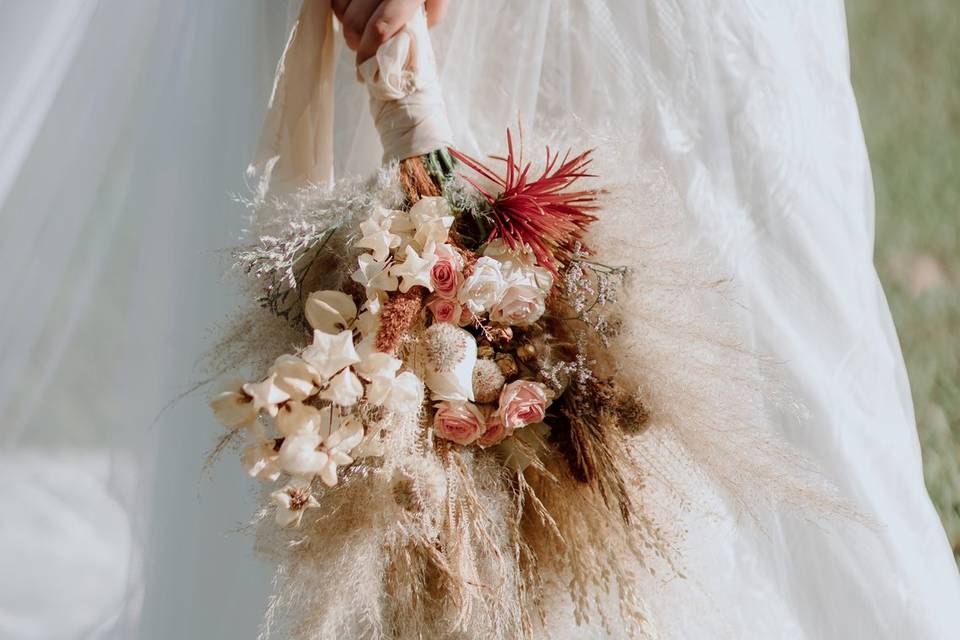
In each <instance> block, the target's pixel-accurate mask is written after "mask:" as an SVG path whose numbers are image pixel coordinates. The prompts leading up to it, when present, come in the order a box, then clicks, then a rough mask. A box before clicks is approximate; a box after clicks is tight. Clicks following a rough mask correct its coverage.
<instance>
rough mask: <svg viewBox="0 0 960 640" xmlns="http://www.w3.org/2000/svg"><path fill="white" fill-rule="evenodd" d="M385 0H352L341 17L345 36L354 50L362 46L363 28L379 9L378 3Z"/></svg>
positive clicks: (348, 44)
mask: <svg viewBox="0 0 960 640" xmlns="http://www.w3.org/2000/svg"><path fill="white" fill-rule="evenodd" d="M382 1H383V0H350V2H349V4H348V5H347V9H346V11H345V12H344V14H343V18H341V19H340V23H341V24H343V37H344V39H345V40H346V41H347V46H348V47H350V48H351V49H353V50H354V51H356V50H357V48H358V47H359V46H360V40H361V38H362V37H363V30H364V29H365V28H366V26H367V23H368V22H370V17H371V16H372V15H373V14H374V12H375V11H377V9H378V5H380V4H381V2H382ZM387 1H389V0H387Z"/></svg>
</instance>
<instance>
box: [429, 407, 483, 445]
mask: <svg viewBox="0 0 960 640" xmlns="http://www.w3.org/2000/svg"><path fill="white" fill-rule="evenodd" d="M484 431H486V425H485V424H484V419H483V413H481V411H480V408H479V407H478V406H477V405H475V404H473V403H472V402H463V401H450V402H440V403H438V404H437V411H436V413H435V414H434V415H433V432H434V434H436V436H437V437H438V438H443V439H444V440H450V441H451V442H456V443H457V444H463V445H467V444H471V443H473V442H475V441H476V440H477V438H479V437H480V436H481V435H482V434H483V432H484Z"/></svg>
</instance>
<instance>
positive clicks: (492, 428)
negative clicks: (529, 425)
mask: <svg viewBox="0 0 960 640" xmlns="http://www.w3.org/2000/svg"><path fill="white" fill-rule="evenodd" d="M486 427H487V430H486V431H484V432H483V435H482V436H480V439H479V440H477V444H478V445H480V446H481V447H484V448H486V447H492V446H493V445H495V444H500V443H501V442H503V441H504V439H505V438H506V437H507V436H508V435H510V433H507V427H506V426H504V424H503V420H502V419H501V418H500V413H499V412H498V411H491V412H490V415H488V416H487V423H486Z"/></svg>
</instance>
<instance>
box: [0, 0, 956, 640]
mask: <svg viewBox="0 0 960 640" xmlns="http://www.w3.org/2000/svg"><path fill="white" fill-rule="evenodd" d="M452 5H453V6H452V10H451V13H450V15H449V18H448V20H447V22H446V23H445V24H444V25H443V26H442V27H441V28H440V29H439V30H438V31H437V33H436V45H437V46H436V49H437V54H438V60H439V62H440V64H441V74H442V81H443V84H444V90H445V92H446V94H447V102H448V108H449V112H450V116H451V121H452V124H453V127H454V134H455V137H456V140H457V143H458V144H459V145H460V146H461V147H463V148H464V149H465V150H466V151H468V152H472V153H477V152H481V151H489V150H491V149H496V148H498V147H499V145H500V144H501V141H502V135H503V130H504V128H505V126H506V125H508V124H510V123H512V122H513V121H514V120H515V118H516V117H517V114H522V115H523V117H524V119H525V121H526V122H527V128H528V131H530V132H531V134H532V135H537V134H538V133H539V134H541V135H549V134H550V133H551V132H553V131H556V130H559V129H561V128H563V127H565V126H566V127H567V128H569V129H571V130H572V131H574V132H575V131H577V130H580V131H589V132H591V133H594V134H597V135H600V136H603V135H615V134H616V132H618V131H623V130H625V128H629V129H630V130H631V131H634V132H635V131H636V130H637V129H638V128H639V129H640V130H641V131H642V132H643V133H644V139H645V141H646V142H645V144H644V145H641V146H640V147H638V148H637V149H636V150H635V153H636V157H637V159H638V160H639V159H641V158H645V159H649V158H655V159H658V160H659V161H662V162H663V163H665V165H666V166H667V167H668V169H669V171H670V173H671V175H672V177H673V179H674V181H675V183H676V185H677V188H678V189H679V190H680V191H681V193H682V194H683V196H684V198H685V200H686V202H687V205H688V206H689V208H690V209H691V211H692V212H694V213H695V214H696V215H697V216H699V218H700V220H701V224H700V226H699V227H698V228H696V229H691V233H692V234H700V235H702V236H703V237H704V238H706V239H707V241H708V242H710V243H711V244H713V245H714V246H715V247H716V249H717V250H718V252H720V254H721V255H722V256H723V258H724V260H725V261H726V262H727V264H728V265H729V268H730V270H731V272H732V273H733V274H734V275H735V277H736V278H737V280H738V283H739V285H740V287H741V290H742V291H743V293H744V296H745V298H746V299H745V300H744V301H743V302H744V304H745V305H746V307H747V309H748V310H749V313H748V314H747V318H748V319H749V322H751V324H752V326H750V327H749V329H750V332H751V334H752V335H753V336H754V337H755V341H756V346H757V347H758V348H759V349H761V350H763V351H765V352H767V353H770V354H772V355H773V356H774V357H775V358H777V359H778V360H780V361H782V362H783V363H784V364H785V368H786V371H787V372H788V376H789V377H790V380H791V382H792V383H794V390H795V392H796V394H797V396H798V399H799V400H801V401H802V402H803V403H804V404H805V405H806V407H807V408H808V410H809V412H810V415H809V418H807V419H805V420H802V421H798V420H796V419H795V418H792V417H789V416H784V417H783V420H782V421H781V424H779V425H778V427H779V429H780V430H781V431H782V432H783V433H784V434H785V435H786V436H787V437H788V438H789V439H790V440H791V441H793V442H794V443H796V444H797V445H798V446H799V447H801V448H803V449H804V450H806V451H807V452H808V453H810V454H811V455H812V456H813V457H815V458H816V459H817V460H818V461H819V462H820V463H821V464H822V465H823V467H824V469H825V471H826V472H827V473H828V474H829V475H830V476H831V477H832V478H834V479H835V480H836V481H837V482H838V483H839V484H840V485H841V488H842V489H843V491H844V492H845V493H846V494H847V495H848V496H850V497H851V498H852V499H854V500H855V501H856V502H857V504H858V505H859V506H860V507H861V508H862V509H863V510H865V511H866V512H868V513H869V514H871V515H873V516H874V517H876V518H877V519H878V520H879V521H880V522H881V523H883V527H882V528H881V529H880V530H879V531H877V532H871V531H867V530H864V529H860V528H857V527H853V526H849V527H848V526H830V527H827V530H826V531H825V530H823V529H821V528H819V527H817V526H814V525H811V524H809V523H802V522H798V521H796V520H794V519H790V518H783V519H782V520H780V521H778V522H774V523H771V524H770V525H769V526H768V528H767V529H766V530H765V531H762V532H761V531H755V530H753V529H752V528H751V527H749V526H747V525H745V524H744V523H739V525H742V526H739V525H737V524H731V523H704V525H703V530H702V531H700V532H698V533H697V535H700V536H703V539H702V541H703V547H701V553H699V554H694V555H693V557H692V558H691V564H692V567H690V569H691V575H692V577H691V581H690V582H683V581H679V582H674V583H673V584H671V585H668V586H667V587H665V588H664V589H663V594H662V599H663V603H664V605H665V606H666V605H667V604H669V605H671V606H676V604H677V602H678V601H682V600H683V599H684V598H689V600H688V602H687V605H688V606H689V605H693V604H695V605H697V606H701V605H702V606H707V607H710V609H711V610H713V611H714V612H715V615H709V616H702V618H703V621H702V622H701V621H700V620H699V618H701V616H696V615H690V616H675V619H673V620H668V621H664V622H665V626H666V628H667V629H668V630H670V631H674V632H675V633H676V634H677V635H679V636H680V637H718V636H720V637H723V636H726V635H729V636H730V637H804V638H877V637H883V638H905V637H911V638H912V637H916V638H953V637H958V636H960V609H958V607H957V606H956V605H957V603H958V602H960V587H958V578H957V571H956V568H955V566H954V564H953V561H952V558H951V555H950V552H949V548H948V547H947V544H946V541H945V538H944V535H943V532H942V530H941V528H940V525H939V522H938V521H937V518H936V514H935V513H934V512H933V509H932V507H931V506H930V504H929V500H928V499H927V497H926V494H925V491H924V488H923V482H922V476H921V472H920V458H919V447H918V443H917V438H916V433H915V429H914V425H913V418H912V408H911V404H910V396H909V390H908V386H907V382H906V379H905V375H904V369H903V364H902V362H901V358H900V353H899V348H898V346H897V342H896V338H895V334H894V332H893V328H892V325H891V323H890V319H889V314H888V311H887V309H886V304H885V302H884V299H883V294H882V291H881V289H880V287H879V285H878V283H877V280H876V275H875V272H874V270H873V266H872V262H871V259H872V244H873V203H872V187H871V183H870V174H869V167H868V164H867V159H866V155H865V150H864V145H863V139H862V133H861V131H860V126H859V121H858V117H857V111H856V104H855V102H854V97H853V94H852V91H851V88H850V84H849V70H848V61H847V45H846V33H845V23H844V14H843V7H842V5H841V3H840V2H838V1H837V0H821V1H819V2H799V1H798V2H782V3H770V2H765V1H761V0H755V1H753V2H748V1H746V0H744V1H741V2H735V3H733V2H719V1H716V2H713V1H708V0H682V1H681V0H672V1H671V0H660V1H653V0H651V1H650V2H627V1H626V0H624V1H623V2H602V1H600V0H582V1H574V0H552V1H551V0H537V1H530V2H524V3H517V2H512V3H511V2H507V0H483V1H482V2H480V1H479V0H476V1H473V2H468V1H466V0H462V1H460V0H454V1H453V3H452ZM289 15H290V8H289V7H287V6H286V3H285V2H284V3H281V2H276V3H268V2H266V1H261V2H256V1H255V0H243V1H242V2H228V1H227V0H204V1H203V2H193V1H189V0H173V1H171V0H168V1H166V2H160V1H159V0H142V1H138V2H136V3H132V2H125V1H122V0H100V1H99V2H97V1H96V0H59V1H57V0H45V1H43V2H29V3H28V2H17V1H16V0H7V1H5V2H0V96H3V99H2V102H0V149H2V153H0V215H2V225H3V226H2V229H3V234H2V236H0V256H3V260H4V266H5V269H4V276H3V280H2V282H0V286H2V287H3V289H2V292H3V294H4V295H3V297H2V300H3V308H4V311H3V314H2V317H0V329H2V333H0V335H2V336H3V340H2V346H0V349H2V351H0V415H3V434H2V436H3V441H2V442H3V445H4V446H3V452H2V464H0V506H2V508H3V512H4V513H5V514H6V517H5V518H4V519H3V521H2V523H0V576H3V577H2V579H0V635H3V636H4V637H13V638H19V637H23V638H76V637H91V638H93V637H96V638H99V637H116V638H128V637H131V636H133V635H134V634H135V633H136V629H138V628H139V629H140V635H141V636H143V637H147V638H154V637H155V638H167V637H191V638H193V637H196V638H233V637H251V636H252V635H253V629H254V627H255V625H256V623H257V620H258V619H259V616H260V613H261V611H262V602H263V599H264V597H265V596H266V593H267V592H268V589H269V585H268V584H267V581H268V569H267V568H266V567H264V566H263V565H261V564H259V563H258V562H257V561H255V560H253V559H251V557H250V552H249V550H250V549H249V548H250V541H249V539H248V538H246V537H244V536H243V535H242V534H237V533H235V532H234V529H236V527H238V526H239V525H240V523H241V522H242V520H243V519H244V518H245V517H246V515H247V514H248V513H249V512H250V509H251V501H250V500H249V499H248V492H249V491H250V488H249V485H248V483H247V482H246V480H245V479H244V478H243V477H242V475H241V474H239V473H238V468H237V466H236V465H234V464H232V462H231V461H230V460H229V459H227V460H225V462H224V463H222V464H221V465H219V466H218V467H216V468H215V469H214V470H213V472H212V478H210V479H207V478H206V477H204V476H202V474H201V464H202V454H203V452H204V451H205V450H206V449H207V448H208V447H209V445H210V443H211V433H212V432H213V429H214V428H215V427H214V426H213V424H212V420H211V419H210V418H209V416H208V415H207V413H206V409H205V407H204V402H203V398H202V397H191V398H188V399H187V400H184V401H183V402H181V403H179V404H177V405H175V406H174V407H173V408H172V409H170V410H169V411H167V412H165V413H164V414H163V415H162V416H161V418H160V419H159V420H158V421H157V422H156V423H155V424H152V425H151V423H152V421H153V419H154V417H155V416H156V414H157V413H158V412H159V411H160V409H161V408H162V406H163V405H164V404H165V403H166V401H167V400H169V399H171V398H172V397H174V396H175V395H176V393H177V392H178V391H181V390H183V389H184V388H185V386H186V385H187V383H189V381H191V380H193V379H195V377H196V376H197V375H198V374H197V373H196V372H195V370H194V369H193V363H194V361H195V357H196V354H199V353H200V352H201V351H202V350H203V348H204V345H205V344H206V343H205V336H206V335H207V334H206V331H207V329H208V327H209V326H210V325H211V323H213V322H214V321H216V320H217V319H218V318H219V317H221V315H222V314H223V313H224V312H225V311H226V310H228V309H229V308H230V306H231V304H232V303H233V299H232V298H231V295H230V293H229V292H228V291H227V290H225V289H223V288H222V287H218V283H219V279H218V273H219V271H220V270H221V269H222V267H223V265H224V261H222V260H218V258H217V255H216V253H215V252H216V250H217V249H218V248H222V247H226V246H229V245H230V244H231V242H232V241H233V240H234V238H235V237H236V236H237V235H238V233H239V231H240V229H241V227H242V225H243V218H242V215H243V212H242V210H241V208H240V207H239V206H237V205H234V204H233V203H231V202H230V200H229V193H230V192H232V191H241V190H243V183H242V169H243V167H244V165H245V163H246V161H247V160H248V159H249V156H250V153H251V152H252V149H253V143H254V141H255V139H256V135H257V133H258V128H259V121H260V117H261V114H262V112H263V107H264V105H265V102H266V98H267V95H268V91H269V83H270V77H271V75H272V69H273V64H274V63H275V61H276V57H277V56H278V55H279V52H280V50H281V48H282V45H283V41H284V37H285V29H286V26H287V20H288V17H289ZM339 75H340V77H339V78H338V99H337V100H338V107H339V110H338V116H337V117H338V128H337V136H336V141H335V145H336V165H337V167H336V168H337V170H338V172H339V173H341V174H342V173H344V172H367V171H369V170H371V169H372V168H373V167H374V166H375V165H376V163H377V161H378V160H379V155H380V149H379V147H378V143H377V138H376V133H375V131H374V130H373V127H372V125H371V124H370V123H369V116H368V115H367V113H366V107H365V97H364V96H363V94H362V91H361V88H360V87H359V86H357V85H356V84H354V83H353V69H352V64H351V60H350V57H349V56H347V55H345V56H343V57H342V59H341V61H340V67H339ZM695 539H696V536H695ZM11 576H14V577H11ZM689 584H694V585H695V587H694V588H693V589H692V591H691V589H690V588H689V586H688V585H689ZM691 592H692V593H693V594H694V595H689V596H688V595H687V594H688V593H691ZM672 610H673V611H678V610H677V609H672ZM138 620H139V622H138ZM714 620H717V621H718V622H716V623H715V622H714ZM700 624H704V625H706V627H707V628H704V627H701V626H700ZM715 624H716V625H717V626H714V625H715Z"/></svg>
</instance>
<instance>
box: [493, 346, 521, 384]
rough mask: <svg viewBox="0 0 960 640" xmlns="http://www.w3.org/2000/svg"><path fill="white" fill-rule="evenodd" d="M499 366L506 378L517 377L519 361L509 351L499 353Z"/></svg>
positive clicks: (497, 361)
mask: <svg viewBox="0 0 960 640" xmlns="http://www.w3.org/2000/svg"><path fill="white" fill-rule="evenodd" d="M496 363H497V366H498V367H500V372H501V373H502V374H503V376H504V377H505V378H506V379H508V380H509V379H510V378H513V377H516V375H517V373H518V372H519V368H518V367H517V361H516V360H515V359H514V357H513V356H512V355H510V354H509V353H498V354H497V358H496Z"/></svg>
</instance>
